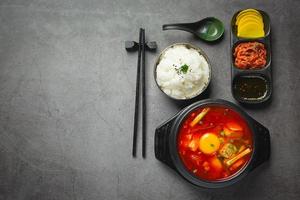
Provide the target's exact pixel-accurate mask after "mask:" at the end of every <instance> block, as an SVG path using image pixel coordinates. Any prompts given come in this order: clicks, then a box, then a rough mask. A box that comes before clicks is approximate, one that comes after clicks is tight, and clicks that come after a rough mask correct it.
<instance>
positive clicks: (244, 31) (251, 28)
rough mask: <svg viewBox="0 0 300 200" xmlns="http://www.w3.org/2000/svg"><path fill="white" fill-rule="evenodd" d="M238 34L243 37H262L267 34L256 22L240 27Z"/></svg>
mask: <svg viewBox="0 0 300 200" xmlns="http://www.w3.org/2000/svg"><path fill="white" fill-rule="evenodd" d="M237 36H238V37H243V38H260V37H264V36H265V32H264V29H263V28H259V27H258V26H257V24H256V23H253V22H249V23H247V24H244V25H243V26H241V27H239V28H238V33H237Z"/></svg>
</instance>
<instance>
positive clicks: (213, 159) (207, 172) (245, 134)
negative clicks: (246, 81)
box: [177, 106, 253, 181]
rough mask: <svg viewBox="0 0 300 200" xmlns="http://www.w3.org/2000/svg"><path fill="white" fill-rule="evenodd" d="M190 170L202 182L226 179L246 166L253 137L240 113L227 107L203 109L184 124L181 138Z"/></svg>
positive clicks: (182, 155)
mask: <svg viewBox="0 0 300 200" xmlns="http://www.w3.org/2000/svg"><path fill="white" fill-rule="evenodd" d="M177 148H178V153H179V156H180V158H181V160H182V162H183V164H184V166H185V167H186V169H187V170H188V171H189V172H190V173H193V174H194V175H195V176H197V177H199V178H200V179H204V180H209V181H214V180H221V179H226V178H227V177H229V176H231V175H233V174H235V173H236V172H237V171H239V170H240V169H241V168H243V166H245V165H246V164H247V163H248V162H249V160H250V158H251V154H252V151H253V141H252V133H251V131H250V128H249V127H248V124H247V122H246V121H245V120H244V119H243V118H242V117H241V116H240V114H239V113H237V112H236V111H234V110H232V109H231V108H228V107H225V106H210V107H204V108H199V109H197V110H195V111H194V112H192V113H190V114H189V115H188V116H187V117H186V118H185V121H183V123H182V125H181V128H180V130H179V134H178V138H177Z"/></svg>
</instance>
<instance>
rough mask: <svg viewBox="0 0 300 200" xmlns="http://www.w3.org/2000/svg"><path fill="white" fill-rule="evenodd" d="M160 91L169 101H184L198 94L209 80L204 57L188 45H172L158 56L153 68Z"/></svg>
mask: <svg viewBox="0 0 300 200" xmlns="http://www.w3.org/2000/svg"><path fill="white" fill-rule="evenodd" d="M154 78H155V81H156V84H157V86H158V87H159V88H160V90H161V91H162V92H163V93H165V94H166V95H167V96H169V97H170V98H172V99H176V100H188V99H192V98H194V97H197V96H199V95H200V94H202V93H203V92H204V91H205V90H206V88H207V87H208V85H209V83H210V80H211V65H210V62H209V59H208V57H207V56H206V54H205V53H204V52H203V51H202V50H201V49H200V48H198V47H196V46H194V45H191V44H189V43H176V44H173V45H171V46H169V47H167V48H166V49H165V50H163V51H162V52H161V54H160V55H159V56H158V59H157V61H156V63H155V66H154Z"/></svg>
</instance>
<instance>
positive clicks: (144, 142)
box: [142, 29, 147, 158]
mask: <svg viewBox="0 0 300 200" xmlns="http://www.w3.org/2000/svg"><path fill="white" fill-rule="evenodd" d="M145 45H146V42H145V30H144V29H142V156H143V158H146V129H147V127H146V80H145V79H146V78H145V74H146V69H145V49H146V46H145Z"/></svg>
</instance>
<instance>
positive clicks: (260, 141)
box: [252, 119, 271, 170]
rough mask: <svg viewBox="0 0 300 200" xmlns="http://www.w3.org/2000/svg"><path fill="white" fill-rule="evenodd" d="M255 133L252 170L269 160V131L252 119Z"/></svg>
mask: <svg viewBox="0 0 300 200" xmlns="http://www.w3.org/2000/svg"><path fill="white" fill-rule="evenodd" d="M253 125H254V129H255V130H254V131H255V133H256V139H255V142H256V144H257V145H256V152H257V153H256V155H255V156H254V157H253V165H252V170H253V169H255V168H256V167H258V166H259V165H261V164H262V163H263V162H265V161H267V160H268V159H269V158H270V152H271V144H270V133H269V130H268V129H267V128H266V127H264V126H263V125H261V124H260V123H259V122H257V121H255V120H254V119H253Z"/></svg>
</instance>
